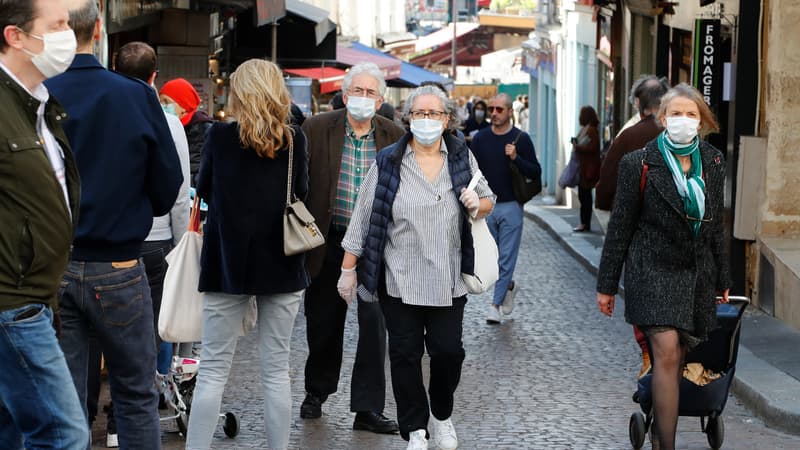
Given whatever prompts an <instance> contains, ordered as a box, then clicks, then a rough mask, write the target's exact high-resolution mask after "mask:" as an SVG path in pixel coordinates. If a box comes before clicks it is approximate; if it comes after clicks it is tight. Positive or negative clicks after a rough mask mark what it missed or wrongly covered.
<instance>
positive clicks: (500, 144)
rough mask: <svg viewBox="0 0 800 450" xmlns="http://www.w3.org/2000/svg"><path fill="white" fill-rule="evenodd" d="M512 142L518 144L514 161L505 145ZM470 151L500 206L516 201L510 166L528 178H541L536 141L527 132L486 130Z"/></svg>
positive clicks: (514, 129)
mask: <svg viewBox="0 0 800 450" xmlns="http://www.w3.org/2000/svg"><path fill="white" fill-rule="evenodd" d="M513 142H516V146H517V157H516V158H515V159H514V160H513V161H512V160H511V158H509V157H508V156H506V153H505V146H506V144H511V143H513ZM470 148H471V149H472V154H473V155H475V159H476V160H477V161H478V165H479V166H480V168H481V172H483V176H484V177H486V181H487V182H488V183H489V187H490V188H491V189H492V192H494V193H495V195H497V203H503V202H512V201H513V202H516V201H517V197H516V196H515V195H514V188H513V186H512V183H511V164H514V165H515V166H516V167H517V168H518V169H519V171H520V173H522V175H524V176H525V177H527V178H531V179H537V178H540V177H541V176H542V167H541V166H540V165H539V160H538V159H537V158H536V150H535V149H534V148H533V141H531V137H530V135H528V133H525V132H524V131H522V130H520V129H519V128H516V127H512V128H511V130H510V131H508V132H507V133H505V134H495V133H494V131H492V129H491V128H485V129H483V130H481V131H479V132H478V134H476V135H475V137H474V138H472V145H471V146H470Z"/></svg>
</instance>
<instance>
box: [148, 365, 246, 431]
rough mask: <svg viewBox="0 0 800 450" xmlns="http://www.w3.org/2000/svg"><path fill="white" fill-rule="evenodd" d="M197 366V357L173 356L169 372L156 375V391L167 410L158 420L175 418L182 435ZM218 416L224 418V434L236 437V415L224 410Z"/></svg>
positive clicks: (189, 407) (195, 379)
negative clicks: (166, 413)
mask: <svg viewBox="0 0 800 450" xmlns="http://www.w3.org/2000/svg"><path fill="white" fill-rule="evenodd" d="M199 368H200V360H199V359H194V358H184V357H181V356H173V357H172V364H171V365H170V370H169V373H168V374H166V375H161V374H157V375H156V385H157V386H158V391H159V393H161V394H163V395H164V401H165V403H166V405H167V409H168V410H169V413H168V415H167V416H162V417H161V418H160V420H161V421H168V420H172V419H175V422H176V423H177V425H178V430H179V431H180V432H181V434H182V435H183V436H184V437H185V436H186V429H187V428H188V426H189V413H190V412H191V409H192V396H193V395H194V386H195V384H196V383H197V370H198V369H199ZM219 416H220V418H222V419H224V422H223V425H222V430H223V431H224V432H225V435H226V436H228V437H229V438H234V437H236V435H237V434H239V420H238V419H237V418H236V416H235V415H234V414H233V413H232V412H226V413H225V414H220V415H219Z"/></svg>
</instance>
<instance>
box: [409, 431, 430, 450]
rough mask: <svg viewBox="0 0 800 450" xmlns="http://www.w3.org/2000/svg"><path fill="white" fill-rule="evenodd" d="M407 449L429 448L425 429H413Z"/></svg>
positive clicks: (424, 449)
mask: <svg viewBox="0 0 800 450" xmlns="http://www.w3.org/2000/svg"><path fill="white" fill-rule="evenodd" d="M406 450H428V439H426V438H425V430H417V431H412V432H411V433H410V434H409V435H408V447H406Z"/></svg>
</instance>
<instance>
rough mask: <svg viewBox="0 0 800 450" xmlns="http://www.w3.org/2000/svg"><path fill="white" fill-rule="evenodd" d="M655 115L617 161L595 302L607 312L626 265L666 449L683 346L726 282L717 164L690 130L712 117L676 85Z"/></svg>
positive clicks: (703, 127)
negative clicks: (648, 132)
mask: <svg viewBox="0 0 800 450" xmlns="http://www.w3.org/2000/svg"><path fill="white" fill-rule="evenodd" d="M658 120H659V121H660V122H661V124H662V126H663V127H665V128H666V130H665V131H664V132H662V133H661V134H659V136H658V137H657V138H656V139H655V140H653V141H651V142H650V143H648V144H647V146H646V147H645V148H644V149H641V150H637V151H635V152H632V153H629V154H628V155H626V156H625V157H624V158H623V159H622V161H621V162H620V166H619V178H618V184H617V198H616V201H615V205H614V210H613V212H612V214H611V221H610V222H609V227H608V234H607V236H606V240H605V245H604V246H603V254H602V258H601V261H600V270H599V273H598V280H597V303H598V307H599V308H600V311H601V312H602V313H604V314H606V315H608V316H610V315H611V314H612V312H613V310H614V295H615V294H616V293H617V288H618V284H619V278H620V275H621V273H622V268H623V264H624V267H625V320H626V321H627V322H629V323H631V324H633V325H636V326H638V327H639V328H640V329H641V330H642V331H643V332H644V334H645V335H647V337H648V339H649V341H650V345H651V349H652V351H653V409H654V415H655V417H657V420H656V432H657V435H658V437H659V440H660V442H661V449H662V450H672V449H674V445H675V430H676V427H677V422H678V400H679V384H680V378H681V374H682V369H683V361H684V357H685V355H686V351H687V350H688V349H689V348H691V347H694V346H695V345H697V344H698V343H699V342H702V341H703V340H705V339H706V337H707V335H708V332H709V331H711V328H712V327H713V326H714V317H715V296H716V294H717V293H719V294H720V295H722V296H723V301H727V297H728V288H729V285H730V281H729V275H728V257H727V250H726V242H725V241H726V239H725V234H724V230H723V227H722V220H723V217H722V212H723V195H724V186H725V164H724V160H723V157H722V154H721V153H720V152H719V150H717V149H715V148H714V147H712V146H711V145H710V144H708V143H706V142H704V141H703V140H702V139H701V138H700V137H699V136H698V132H699V133H701V134H702V135H705V134H707V133H709V132H712V131H717V123H716V120H715V119H714V116H713V114H712V113H711V110H710V109H709V108H708V106H707V105H706V104H705V102H704V101H703V98H702V96H701V95H700V93H699V92H698V91H697V90H696V89H695V88H693V87H691V86H689V85H687V84H684V83H681V84H679V85H678V86H675V87H674V88H672V89H671V90H670V91H669V92H667V94H666V95H664V97H663V98H662V101H661V109H660V110H659V112H658ZM645 165H646V166H647V172H646V175H645V176H644V177H643V175H642V170H643V168H644V167H645ZM642 180H644V181H645V185H644V187H643V188H641V187H640V182H641V181H642Z"/></svg>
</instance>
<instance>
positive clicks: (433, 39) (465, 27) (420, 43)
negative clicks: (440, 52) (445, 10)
mask: <svg viewBox="0 0 800 450" xmlns="http://www.w3.org/2000/svg"><path fill="white" fill-rule="evenodd" d="M478 27H479V25H478V24H477V23H471V22H458V23H456V38H459V37H461V36H463V35H465V34H467V33H469V32H470V31H472V30H474V29H476V28H478ZM452 40H453V24H452V23H450V24H448V25H447V27H445V28H442V29H441V30H439V31H434V32H433V33H431V34H429V35H426V36H422V37H420V38H419V39H417V44H416V45H415V46H414V51H416V52H422V51H424V50H427V49H434V48H436V47H438V46H440V45H444V44H447V43H449V42H450V41H452Z"/></svg>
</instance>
